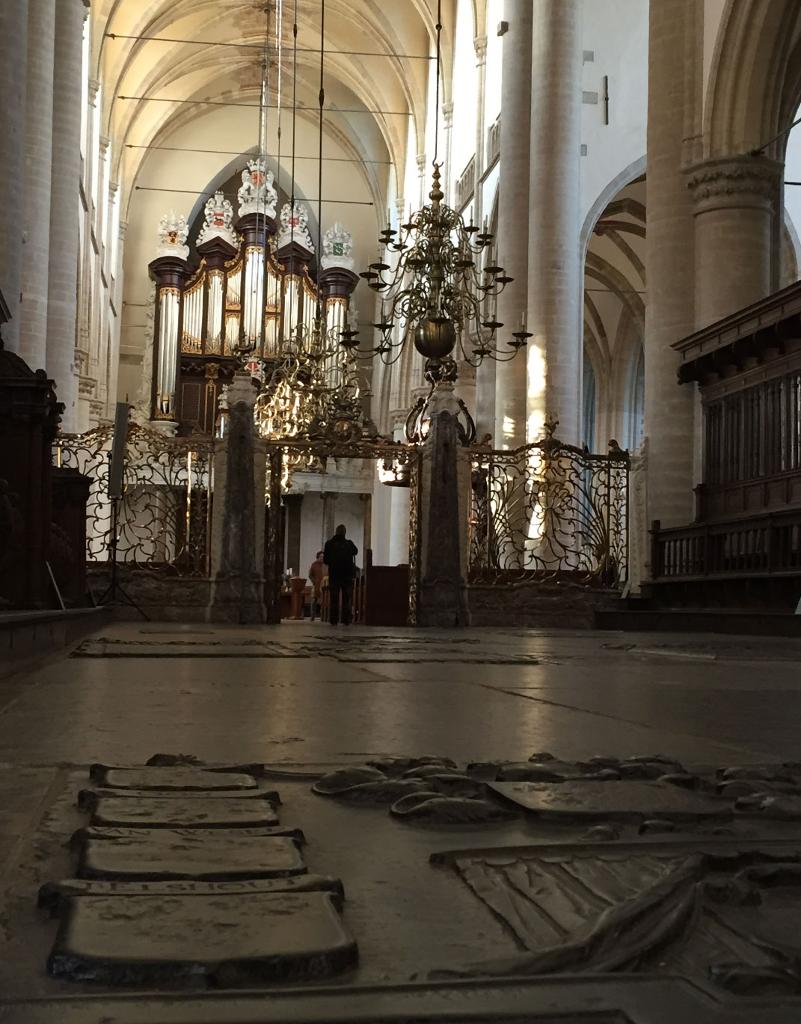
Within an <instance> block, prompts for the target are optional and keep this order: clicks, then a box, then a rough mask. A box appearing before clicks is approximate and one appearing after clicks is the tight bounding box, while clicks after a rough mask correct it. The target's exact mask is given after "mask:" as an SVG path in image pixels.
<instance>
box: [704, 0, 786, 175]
mask: <svg viewBox="0 0 801 1024" xmlns="http://www.w3.org/2000/svg"><path fill="white" fill-rule="evenodd" d="M800 32H801V7H800V6H799V4H798V2H797V0H727V6H726V10H725V11H724V14H723V18H722V21H721V27H720V30H719V32H718V38H717V42H716V45H715V52H714V55H713V58H712V67H711V71H710V76H709V83H708V86H707V94H706V104H705V116H704V155H705V156H706V157H719V156H727V155H730V154H737V153H747V152H749V151H751V150H753V149H756V148H757V147H761V146H764V145H765V144H766V143H768V142H770V141H771V140H773V139H775V137H776V136H777V135H778V134H779V133H780V132H782V131H783V130H784V129H785V128H786V127H788V125H789V123H790V121H791V120H792V116H793V114H794V113H795V110H796V109H797V107H798V100H799V87H801V49H799V46H798V40H799V33H800ZM783 152H784V141H783V139H780V140H777V141H776V142H774V143H773V144H772V145H771V146H770V147H768V148H767V150H766V155H767V156H770V157H773V158H774V159H781V158H782V155H783Z"/></svg>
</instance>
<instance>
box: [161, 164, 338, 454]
mask: <svg viewBox="0 0 801 1024" xmlns="http://www.w3.org/2000/svg"><path fill="white" fill-rule="evenodd" d="M237 201H238V217H237V219H236V221H234V209H233V204H232V203H231V201H230V200H229V199H226V198H225V197H224V195H223V194H222V192H217V193H215V195H214V196H212V197H211V198H210V199H209V200H208V202H207V203H206V205H205V210H204V214H203V217H204V220H203V224H202V227H201V228H200V231H199V233H198V235H197V240H196V243H195V246H194V250H195V252H194V254H193V255H190V248H189V246H188V245H187V238H188V237H189V225H188V224H187V223H186V219H185V218H184V217H181V216H176V215H175V214H169V215H167V216H165V217H163V218H162V221H161V224H160V227H159V240H160V245H159V248H158V252H157V256H156V258H155V259H154V260H153V261H152V262H151V263H150V265H149V271H150V276H151V278H152V280H153V281H154V282H155V284H156V311H155V330H154V342H153V354H152V358H153V364H152V365H153V387H152V413H151V416H152V419H153V420H154V421H159V422H160V424H161V425H162V426H165V427H167V426H168V425H174V427H172V429H177V430H178V432H179V433H180V434H211V433H213V431H214V425H215V420H216V416H217V405H218V398H219V395H220V392H221V390H222V388H223V387H224V386H225V385H226V384H228V383H229V382H230V381H231V379H232V378H233V374H234V371H235V369H236V368H237V365H238V364H239V363H240V362H241V356H242V354H247V356H248V357H249V359H248V366H249V367H250V368H251V370H252V371H253V372H254V375H257V374H258V373H259V372H260V370H261V369H262V368H263V367H264V366H265V365H269V363H270V361H271V360H275V359H277V358H279V357H280V354H281V349H282V345H284V344H285V343H286V342H287V341H289V340H291V339H292V337H293V335H294V334H295V333H296V332H297V331H298V330H300V329H303V328H304V327H310V326H311V324H312V322H313V321H314V318H315V315H316V311H317V303H318V291H317V287H318V286H317V281H319V289H320V303H321V306H322V312H323V317H324V322H325V326H326V327H327V328H335V329H336V330H337V331H341V330H344V329H345V328H346V326H347V324H348V315H349V309H350V302H351V295H352V293H353V289H354V287H355V285H356V283H357V281H358V277H357V275H356V274H355V273H354V272H353V256H352V251H353V243H352V238H351V236H350V234H349V233H348V232H347V231H346V230H345V229H344V228H343V227H342V225H341V224H335V225H334V226H333V227H331V228H329V229H328V230H327V231H326V232H325V234H324V236H323V244H322V250H323V251H322V254H320V256H319V257H318V255H317V254H316V253H315V246H314V243H313V241H312V237H311V234H310V232H309V226H308V212H307V210H306V209H305V207H304V206H303V205H302V204H301V203H298V202H295V204H294V207H292V206H291V204H290V203H285V204H284V205H283V207H282V209H281V212H280V216H279V217H278V218H276V208H277V205H278V194H277V192H276V190H275V187H274V185H273V175H272V173H271V172H269V171H267V170H266V169H265V165H264V162H263V161H261V160H250V161H248V164H247V166H246V168H245V169H244V170H243V171H242V184H241V186H240V188H239V191H238V193H237ZM318 258H319V259H320V270H319V274H318V273H317V268H316V260H317V259H318Z"/></svg>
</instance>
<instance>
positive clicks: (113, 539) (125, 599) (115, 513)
mask: <svg viewBox="0 0 801 1024" xmlns="http://www.w3.org/2000/svg"><path fill="white" fill-rule="evenodd" d="M109 500H110V501H111V525H110V529H109V534H108V541H107V542H106V549H107V551H108V558H109V562H110V563H111V582H110V583H109V585H108V587H106V589H105V591H104V592H103V595H102V597H101V598H100V600H99V601H98V602H97V603H98V604H110V605H120V604H127V605H128V606H129V607H131V608H135V609H136V610H137V611H138V612H139V614H140V615H141V616H142V618H143V619H144V620H145V621H146V622H149V621H150V619H149V617H148V616H147V615H146V614H145V613H144V612H143V611H142V609H141V608H140V607H139V605H138V604H137V603H136V601H134V599H133V598H132V597H131V595H130V594H129V593H127V591H126V590H125V588H124V587H123V585H122V584H121V583H120V581H119V572H118V569H117V532H118V531H117V526H118V523H119V516H120V502H121V501H122V498H110V499H109Z"/></svg>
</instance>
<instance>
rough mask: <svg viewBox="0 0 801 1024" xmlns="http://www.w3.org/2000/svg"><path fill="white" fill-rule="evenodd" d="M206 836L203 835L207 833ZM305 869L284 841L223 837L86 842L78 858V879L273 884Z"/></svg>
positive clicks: (171, 835)
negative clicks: (269, 880) (260, 880)
mask: <svg viewBox="0 0 801 1024" xmlns="http://www.w3.org/2000/svg"><path fill="white" fill-rule="evenodd" d="M204 831H205V830H204ZM305 871H306V865H305V864H304V863H303V858H302V856H301V854H300V851H299V849H298V846H297V844H296V843H295V842H293V840H292V839H288V838H286V837H282V836H276V837H273V838H269V839H265V838H260V837H255V836H232V835H231V834H230V833H228V834H225V835H221V836H220V838H219V839H214V838H209V837H208V836H204V837H201V838H199V839H193V837H192V836H191V835H185V836H182V837H180V838H179V837H177V836H176V835H175V833H172V832H169V831H167V833H166V838H165V839H163V840H162V839H159V837H154V836H153V835H152V833H151V834H150V835H147V836H144V837H142V838H129V839H88V840H87V841H86V842H85V843H84V844H83V847H82V849H81V850H80V853H79V857H78V877H79V878H107V879H113V878H121V879H122V878H127V879H154V880H158V879H161V880H169V879H189V880H191V879H197V880H199V881H219V882H221V881H225V880H226V879H231V878H275V877H282V876H288V875H301V874H304V873H305Z"/></svg>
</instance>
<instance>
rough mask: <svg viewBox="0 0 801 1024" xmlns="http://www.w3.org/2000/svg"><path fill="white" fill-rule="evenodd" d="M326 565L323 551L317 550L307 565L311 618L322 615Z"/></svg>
mask: <svg viewBox="0 0 801 1024" xmlns="http://www.w3.org/2000/svg"><path fill="white" fill-rule="evenodd" d="M326 573H327V570H326V567H325V563H324V562H323V553H322V551H318V552H317V555H316V556H315V559H314V561H313V562H312V564H311V565H310V566H309V579H310V580H311V585H312V607H311V620H312V622H314V620H315V619H316V618H318V617H319V618H322V617H323V580H324V579H325V577H326Z"/></svg>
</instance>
